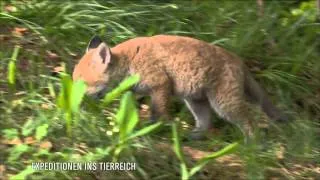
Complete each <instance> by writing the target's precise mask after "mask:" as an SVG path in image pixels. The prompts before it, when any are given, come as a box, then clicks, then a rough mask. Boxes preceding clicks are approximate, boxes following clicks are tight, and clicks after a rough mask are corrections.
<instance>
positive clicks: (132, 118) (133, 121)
mask: <svg viewBox="0 0 320 180" xmlns="http://www.w3.org/2000/svg"><path fill="white" fill-rule="evenodd" d="M127 94H128V98H127V101H126V103H127V110H128V111H127V114H126V117H127V119H126V122H125V124H126V126H127V127H126V129H127V130H126V132H127V133H128V134H131V133H132V131H133V130H134V128H135V127H136V125H137V124H138V122H139V114H138V110H137V108H136V105H135V100H134V98H133V94H132V92H130V91H129V92H127Z"/></svg>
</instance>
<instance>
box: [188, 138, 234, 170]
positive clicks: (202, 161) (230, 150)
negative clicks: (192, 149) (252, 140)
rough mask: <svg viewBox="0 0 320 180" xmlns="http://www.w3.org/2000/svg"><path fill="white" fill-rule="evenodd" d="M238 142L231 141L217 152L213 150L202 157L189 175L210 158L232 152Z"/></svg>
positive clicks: (200, 167) (199, 168)
mask: <svg viewBox="0 0 320 180" xmlns="http://www.w3.org/2000/svg"><path fill="white" fill-rule="evenodd" d="M238 145H239V144H238V143H237V142H236V143H232V144H229V145H228V146H227V147H224V148H223V149H221V150H219V151H218V152H214V153H212V154H209V155H207V156H205V157H203V158H201V159H200V160H199V161H198V163H197V164H196V165H195V166H194V167H193V168H192V169H191V170H190V174H189V175H190V176H193V175H194V174H195V173H196V172H198V171H199V170H201V169H202V168H203V167H204V166H205V165H206V164H207V163H208V162H209V161H210V160H213V159H216V158H218V157H221V156H224V155H227V154H230V153H232V152H233V151H234V150H235V149H236V148H237V147H238Z"/></svg>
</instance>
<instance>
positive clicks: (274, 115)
mask: <svg viewBox="0 0 320 180" xmlns="http://www.w3.org/2000/svg"><path fill="white" fill-rule="evenodd" d="M244 84H245V93H246V95H247V96H248V97H249V99H250V100H253V101H255V102H257V103H259V105H260V106H261V108H262V110H263V111H264V112H265V113H266V114H267V115H268V116H269V117H270V118H271V119H273V120H275V121H279V122H287V121H288V120H289V118H288V116H287V115H286V114H284V113H283V112H282V111H281V110H280V109H278V108H277V107H276V106H274V105H273V104H272V102H271V101H270V99H269V98H268V95H267V93H266V92H265V91H264V90H263V89H262V88H261V86H260V85H259V84H258V83H257V81H256V80H255V79H254V78H253V76H252V75H251V73H250V72H249V70H247V69H246V70H245V83H244Z"/></svg>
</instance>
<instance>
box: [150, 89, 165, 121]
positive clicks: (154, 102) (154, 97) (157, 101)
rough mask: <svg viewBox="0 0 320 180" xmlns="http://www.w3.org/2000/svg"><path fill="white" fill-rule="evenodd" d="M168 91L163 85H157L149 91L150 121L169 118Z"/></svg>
mask: <svg viewBox="0 0 320 180" xmlns="http://www.w3.org/2000/svg"><path fill="white" fill-rule="evenodd" d="M169 93H170V92H169V90H168V89H167V88H165V87H159V88H157V89H153V90H152V91H151V93H150V96H151V117H150V121H151V122H156V121H157V120H159V119H166V120H168V119H169V118H170V117H169V114H168V104H169V97H170V94H169Z"/></svg>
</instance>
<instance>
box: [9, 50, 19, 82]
mask: <svg viewBox="0 0 320 180" xmlns="http://www.w3.org/2000/svg"><path fill="white" fill-rule="evenodd" d="M19 50H20V46H15V47H14V50H13V53H12V56H11V60H10V62H9V64H8V74H7V78H8V83H9V84H10V85H15V84H16V61H17V57H18V54H19Z"/></svg>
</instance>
